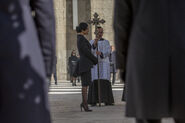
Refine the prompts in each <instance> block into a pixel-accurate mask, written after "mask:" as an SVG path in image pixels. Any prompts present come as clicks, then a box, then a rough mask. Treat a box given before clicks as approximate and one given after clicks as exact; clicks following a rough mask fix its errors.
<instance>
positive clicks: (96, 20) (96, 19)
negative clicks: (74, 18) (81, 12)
mask: <svg viewBox="0 0 185 123" xmlns="http://www.w3.org/2000/svg"><path fill="white" fill-rule="evenodd" d="M93 16H94V18H93V19H92V20H89V21H88V23H89V24H93V25H94V26H95V32H94V34H95V35H96V37H97V34H98V30H97V28H98V26H99V25H100V24H104V23H105V20H104V19H100V18H99V15H98V13H96V12H95V13H94V15H93ZM97 51H98V43H97ZM97 58H98V100H99V106H101V87H100V70H99V57H97Z"/></svg>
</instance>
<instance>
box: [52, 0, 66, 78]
mask: <svg viewBox="0 0 185 123" xmlns="http://www.w3.org/2000/svg"><path fill="white" fill-rule="evenodd" d="M54 5H55V17H56V39H57V41H56V55H57V76H58V79H59V80H64V79H66V77H65V76H66V73H67V69H66V65H67V62H66V58H67V57H66V51H67V47H66V0H54Z"/></svg>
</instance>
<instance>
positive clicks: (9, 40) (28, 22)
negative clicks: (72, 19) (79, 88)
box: [0, 0, 55, 123]
mask: <svg viewBox="0 0 185 123" xmlns="http://www.w3.org/2000/svg"><path fill="white" fill-rule="evenodd" d="M30 3H31V4H32V8H31V7H30ZM32 10H34V11H35V21H34V20H33V17H32ZM54 25H55V24H54V13H53V2H52V0H31V1H30V0H1V1H0V123H50V114H49V107H48V99H47V92H48V91H47V86H46V84H47V83H46V73H47V76H50V75H51V72H52V59H53V57H54V50H55V49H54V42H55V31H54V30H55V26H54ZM43 56H44V57H43ZM46 71H47V72H46Z"/></svg>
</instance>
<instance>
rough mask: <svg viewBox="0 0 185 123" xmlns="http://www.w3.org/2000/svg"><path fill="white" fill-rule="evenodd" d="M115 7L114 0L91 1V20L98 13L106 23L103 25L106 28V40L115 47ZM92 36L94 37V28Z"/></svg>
mask: <svg viewBox="0 0 185 123" xmlns="http://www.w3.org/2000/svg"><path fill="white" fill-rule="evenodd" d="M113 7H114V0H91V18H93V14H94V13H95V12H97V13H98V14H99V16H100V18H101V19H104V20H105V21H106V23H105V24H103V25H102V27H103V28H104V36H103V37H104V38H105V39H107V40H109V41H110V44H111V45H113V42H114V34H113ZM92 35H93V38H94V37H95V36H94V27H93V28H92Z"/></svg>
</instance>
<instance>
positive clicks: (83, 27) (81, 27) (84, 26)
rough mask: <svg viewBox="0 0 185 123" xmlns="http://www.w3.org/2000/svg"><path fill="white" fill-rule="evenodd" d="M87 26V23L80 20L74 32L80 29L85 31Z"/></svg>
mask: <svg viewBox="0 0 185 123" xmlns="http://www.w3.org/2000/svg"><path fill="white" fill-rule="evenodd" d="M87 28H88V24H87V23H84V22H81V23H80V24H79V26H77V27H76V32H77V33H80V32H82V31H85V30H86V29H87Z"/></svg>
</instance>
